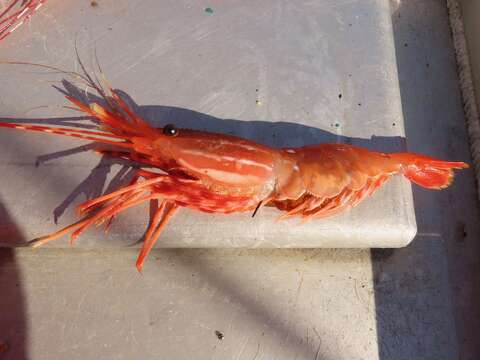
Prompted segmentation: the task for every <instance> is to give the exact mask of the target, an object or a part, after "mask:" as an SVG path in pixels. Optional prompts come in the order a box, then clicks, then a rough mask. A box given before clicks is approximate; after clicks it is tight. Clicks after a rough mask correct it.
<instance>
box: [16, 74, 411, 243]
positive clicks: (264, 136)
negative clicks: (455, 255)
mask: <svg viewBox="0 0 480 360" xmlns="http://www.w3.org/2000/svg"><path fill="white" fill-rule="evenodd" d="M62 84H63V89H62V88H59V87H56V86H54V88H55V89H57V90H58V91H60V92H62V93H63V94H65V95H68V96H71V97H73V98H75V99H78V100H79V101H82V102H84V103H92V102H96V103H99V104H100V105H105V100H104V99H102V98H101V97H98V96H95V95H93V94H90V93H89V94H88V95H87V94H85V92H84V91H81V90H80V89H79V88H78V87H76V86H75V85H73V84H72V83H71V82H69V81H67V80H63V81H62ZM116 92H117V93H118V95H119V96H120V97H121V98H122V99H123V100H124V101H125V102H126V103H127V104H128V105H129V106H130V107H131V109H132V110H133V111H134V112H135V113H136V114H138V115H140V116H141V117H142V118H143V119H144V120H145V121H147V122H148V123H149V124H150V125H151V126H153V127H163V126H164V125H165V124H168V123H171V124H174V125H175V126H177V127H179V128H189V129H195V130H202V131H209V132H217V133H223V134H229V135H236V136H239V137H242V138H246V139H249V140H252V141H255V142H258V143H262V144H265V145H268V146H271V147H275V148H280V147H299V146H304V145H313V144H318V143H325V142H330V143H345V144H351V145H356V146H361V147H365V148H369V149H371V150H376V151H384V152H395V151H404V150H405V147H406V146H405V143H406V142H405V138H403V137H399V136H395V137H385V136H372V137H371V138H370V139H364V138H355V137H347V136H342V135H338V134H334V133H332V132H329V131H326V130H322V129H318V128H314V127H311V126H307V125H303V124H298V123H294V122H289V121H280V122H269V121H259V120H237V119H221V118H218V117H215V116H212V115H208V114H205V113H201V112H198V111H195V110H190V109H186V108H181V107H175V106H167V105H138V104H137V103H136V102H135V101H134V100H133V98H132V97H131V96H130V95H129V94H128V93H126V92H125V91H122V90H118V89H116ZM85 119H90V120H92V119H91V118H89V117H75V118H72V117H68V118H54V119H12V120H14V121H15V122H16V123H37V124H38V123H41V124H42V125H55V126H56V125H62V126H65V125H67V124H68V125H69V126H72V124H73V126H74V127H92V125H89V124H84V123H82V122H80V121H83V120H85ZM94 122H95V121H94ZM77 124H78V125H81V126H77ZM93 126H94V125H93ZM94 149H95V145H94V144H88V145H83V146H78V147H74V148H71V149H68V150H62V151H59V152H55V153H50V154H44V155H41V156H39V157H38V158H37V161H36V164H37V166H39V165H41V164H42V163H45V162H48V161H52V160H55V159H59V158H62V157H65V156H71V155H75V154H78V153H81V152H85V151H90V150H94ZM118 164H120V165H121V166H122V167H121V170H119V172H118V173H117V174H116V175H114V176H113V179H112V180H111V181H110V182H109V183H108V185H107V181H108V180H107V179H108V174H109V173H110V172H111V171H112V166H113V165H118ZM135 167H138V166H136V165H135V164H134V163H132V162H129V161H127V160H121V159H115V158H111V157H105V156H103V157H102V158H101V160H100V161H99V162H98V164H97V165H96V166H95V167H94V169H92V171H91V172H90V174H89V175H88V176H87V177H86V178H85V179H84V180H83V181H82V182H80V184H78V185H77V186H76V187H75V188H74V189H73V191H72V192H71V193H70V194H69V195H67V197H66V198H65V199H64V200H63V201H62V202H61V204H59V205H58V206H57V207H56V208H55V210H54V211H53V215H54V221H55V223H57V221H58V219H59V218H60V217H61V216H62V215H63V213H64V212H65V210H66V209H67V208H68V207H69V206H70V205H71V204H72V203H73V202H74V201H75V200H76V199H77V198H78V197H79V196H80V195H84V196H85V198H86V199H87V200H88V199H92V198H95V197H98V196H101V195H102V194H105V193H109V192H111V191H113V190H115V189H117V188H118V187H120V186H122V185H124V184H126V183H127V182H128V181H129V180H130V179H131V177H132V175H133V173H134V171H135ZM103 189H105V190H103ZM139 241H141V240H139Z"/></svg>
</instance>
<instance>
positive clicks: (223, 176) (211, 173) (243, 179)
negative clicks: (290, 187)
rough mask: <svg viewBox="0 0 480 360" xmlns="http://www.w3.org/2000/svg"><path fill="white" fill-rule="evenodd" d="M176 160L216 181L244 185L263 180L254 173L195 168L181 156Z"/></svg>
mask: <svg viewBox="0 0 480 360" xmlns="http://www.w3.org/2000/svg"><path fill="white" fill-rule="evenodd" d="M177 161H178V163H179V164H180V165H181V166H185V167H187V168H188V169H189V170H192V171H194V172H197V173H198V174H203V175H206V176H208V177H210V178H212V179H215V180H216V181H220V182H224V183H227V184H245V185H246V184H251V183H260V182H263V181H264V180H263V179H261V178H259V177H257V176H254V175H241V174H237V173H234V172H230V171H222V170H216V169H209V168H197V167H195V166H193V165H192V164H190V163H189V162H188V161H185V160H184V159H182V158H179V159H178V160H177Z"/></svg>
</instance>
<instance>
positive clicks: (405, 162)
mask: <svg viewBox="0 0 480 360" xmlns="http://www.w3.org/2000/svg"><path fill="white" fill-rule="evenodd" d="M390 156H391V157H393V158H395V159H396V160H398V161H399V162H400V163H401V164H402V170H403V175H404V176H405V177H406V178H407V179H409V180H410V181H412V182H414V183H415V184H417V185H420V186H422V187H424V188H427V189H443V188H446V187H448V186H449V185H450V184H451V183H452V181H453V175H454V172H453V170H454V169H465V168H468V164H466V163H464V162H460V161H443V160H439V159H435V158H431V157H428V156H423V155H418V154H412V153H399V154H391V155H390Z"/></svg>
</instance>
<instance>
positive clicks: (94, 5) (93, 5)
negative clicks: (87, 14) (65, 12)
mask: <svg viewBox="0 0 480 360" xmlns="http://www.w3.org/2000/svg"><path fill="white" fill-rule="evenodd" d="M90 6H91V7H97V6H98V2H96V1H95V0H93V1H90Z"/></svg>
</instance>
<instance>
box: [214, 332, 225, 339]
mask: <svg viewBox="0 0 480 360" xmlns="http://www.w3.org/2000/svg"><path fill="white" fill-rule="evenodd" d="M215 336H216V337H217V339H218V340H223V338H224V337H225V335H223V333H222V332H220V331H218V330H215Z"/></svg>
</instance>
